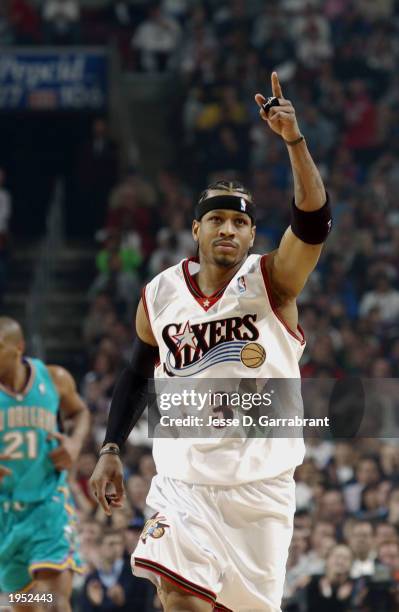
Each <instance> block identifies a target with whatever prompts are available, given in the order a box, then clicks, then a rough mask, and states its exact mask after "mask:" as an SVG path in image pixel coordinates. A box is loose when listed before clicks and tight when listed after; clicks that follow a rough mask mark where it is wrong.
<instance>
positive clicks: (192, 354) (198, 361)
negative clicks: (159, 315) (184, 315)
mask: <svg viewBox="0 0 399 612" xmlns="http://www.w3.org/2000/svg"><path fill="white" fill-rule="evenodd" d="M256 319H257V315H256V314H246V315H244V316H243V317H229V318H227V319H220V320H216V321H206V322H204V323H197V324H190V321H186V322H185V323H171V324H170V325H167V326H166V327H164V329H163V331H162V338H163V340H164V342H165V344H166V345H167V347H168V349H169V351H168V353H167V356H166V363H165V364H164V370H165V372H166V373H167V374H168V375H169V376H196V375H197V374H199V373H200V372H203V371H204V370H206V369H207V368H210V367H211V366H213V365H216V364H221V363H226V362H241V363H242V364H244V365H245V366H246V367H248V368H256V367H259V366H260V365H262V363H263V362H264V361H265V359H266V352H265V349H264V348H263V346H262V345H260V344H258V343H257V342H254V341H255V340H257V339H258V338H259V331H258V329H257V327H256V324H255V322H256Z"/></svg>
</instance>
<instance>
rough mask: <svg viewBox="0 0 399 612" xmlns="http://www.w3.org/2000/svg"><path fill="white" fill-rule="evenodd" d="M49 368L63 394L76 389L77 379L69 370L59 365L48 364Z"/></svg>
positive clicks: (56, 385)
mask: <svg viewBox="0 0 399 612" xmlns="http://www.w3.org/2000/svg"><path fill="white" fill-rule="evenodd" d="M47 370H48V372H49V374H50V376H51V378H52V381H53V383H54V385H55V387H56V388H57V390H58V392H59V393H60V394H61V395H64V394H66V393H70V392H71V391H75V390H76V383H75V380H74V378H73V376H72V374H71V373H70V372H68V370H66V369H65V368H63V367H61V366H58V365H47Z"/></svg>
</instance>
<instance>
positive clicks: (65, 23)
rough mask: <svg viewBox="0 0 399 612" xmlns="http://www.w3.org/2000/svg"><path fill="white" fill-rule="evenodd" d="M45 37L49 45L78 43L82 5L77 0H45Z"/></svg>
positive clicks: (43, 14) (43, 13)
mask: <svg viewBox="0 0 399 612" xmlns="http://www.w3.org/2000/svg"><path fill="white" fill-rule="evenodd" d="M42 16H43V22H44V38H45V41H46V43H47V44H49V45H69V44H71V45H76V44H77V43H78V42H79V36H80V7H79V3H78V2H77V0H45V3H44V6H43V12H42Z"/></svg>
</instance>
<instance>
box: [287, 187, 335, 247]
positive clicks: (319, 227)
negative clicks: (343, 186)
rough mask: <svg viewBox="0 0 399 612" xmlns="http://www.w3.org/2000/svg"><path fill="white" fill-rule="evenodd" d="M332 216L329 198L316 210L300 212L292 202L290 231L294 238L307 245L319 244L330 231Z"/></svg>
mask: <svg viewBox="0 0 399 612" xmlns="http://www.w3.org/2000/svg"><path fill="white" fill-rule="evenodd" d="M331 227H332V216H331V208H330V202H329V197H328V195H327V201H326V203H325V204H324V206H322V207H321V208H319V209H318V210H312V211H307V210H301V209H300V208H298V207H297V206H296V205H295V201H294V200H293V202H292V206H291V229H292V231H293V233H294V234H295V236H296V237H297V238H299V240H302V242H306V243H307V244H321V243H322V242H324V241H325V240H326V238H327V236H328V234H329V233H330V231H331Z"/></svg>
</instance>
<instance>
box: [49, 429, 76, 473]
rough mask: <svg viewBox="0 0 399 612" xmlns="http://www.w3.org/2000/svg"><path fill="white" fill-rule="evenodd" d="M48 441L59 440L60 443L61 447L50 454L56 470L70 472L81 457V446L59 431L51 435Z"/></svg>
mask: <svg viewBox="0 0 399 612" xmlns="http://www.w3.org/2000/svg"><path fill="white" fill-rule="evenodd" d="M47 439H48V440H58V442H59V446H57V448H55V449H54V450H53V451H51V453H49V457H50V459H51V461H52V462H53V463H54V467H55V469H56V470H59V471H62V470H70V469H71V467H72V466H73V464H74V463H75V462H76V460H77V458H78V456H79V453H80V445H78V444H76V442H75V441H74V440H73V438H70V437H69V436H66V435H65V434H62V433H60V432H58V431H55V432H54V433H50V434H49V435H48V436H47Z"/></svg>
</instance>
